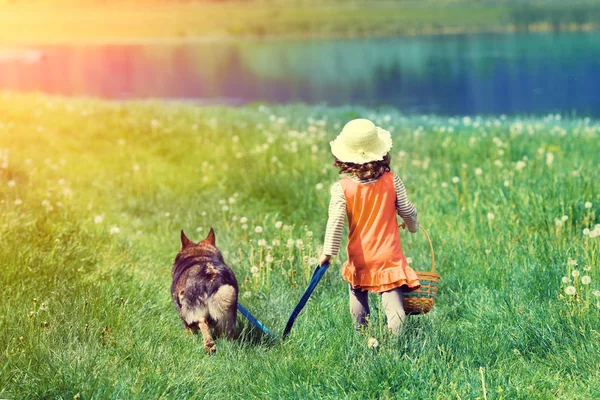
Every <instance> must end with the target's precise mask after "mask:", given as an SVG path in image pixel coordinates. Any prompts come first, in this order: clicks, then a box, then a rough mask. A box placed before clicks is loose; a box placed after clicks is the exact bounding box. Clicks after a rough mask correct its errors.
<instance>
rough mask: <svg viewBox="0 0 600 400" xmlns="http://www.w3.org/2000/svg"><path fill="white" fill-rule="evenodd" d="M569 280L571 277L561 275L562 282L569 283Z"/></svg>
mask: <svg viewBox="0 0 600 400" xmlns="http://www.w3.org/2000/svg"><path fill="white" fill-rule="evenodd" d="M569 282H571V278H569V277H568V276H563V277H562V283H569Z"/></svg>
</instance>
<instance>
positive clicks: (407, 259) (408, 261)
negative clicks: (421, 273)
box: [406, 257, 412, 265]
mask: <svg viewBox="0 0 600 400" xmlns="http://www.w3.org/2000/svg"><path fill="white" fill-rule="evenodd" d="M406 263H407V264H408V265H410V264H412V258H410V257H406Z"/></svg>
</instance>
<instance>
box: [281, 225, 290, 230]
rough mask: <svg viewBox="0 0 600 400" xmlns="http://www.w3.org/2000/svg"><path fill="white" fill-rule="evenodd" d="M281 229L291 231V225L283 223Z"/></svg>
mask: <svg viewBox="0 0 600 400" xmlns="http://www.w3.org/2000/svg"><path fill="white" fill-rule="evenodd" d="M283 230H284V231H291V230H292V226H291V225H284V226H283Z"/></svg>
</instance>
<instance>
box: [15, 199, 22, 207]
mask: <svg viewBox="0 0 600 400" xmlns="http://www.w3.org/2000/svg"><path fill="white" fill-rule="evenodd" d="M21 204H23V200H21V199H16V200H15V206H20V205H21Z"/></svg>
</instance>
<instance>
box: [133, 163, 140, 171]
mask: <svg viewBox="0 0 600 400" xmlns="http://www.w3.org/2000/svg"><path fill="white" fill-rule="evenodd" d="M139 170H140V165H139V164H135V165H134V166H133V171H134V172H139Z"/></svg>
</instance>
